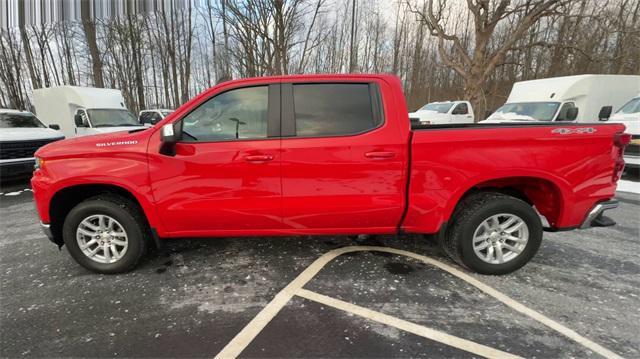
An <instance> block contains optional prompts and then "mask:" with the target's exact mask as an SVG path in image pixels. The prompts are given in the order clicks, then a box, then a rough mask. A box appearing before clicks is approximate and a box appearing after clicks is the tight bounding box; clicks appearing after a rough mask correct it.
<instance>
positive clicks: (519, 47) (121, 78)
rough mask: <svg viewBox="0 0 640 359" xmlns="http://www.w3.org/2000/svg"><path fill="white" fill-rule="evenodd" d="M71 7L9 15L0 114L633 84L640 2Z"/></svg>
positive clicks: (458, 0)
mask: <svg viewBox="0 0 640 359" xmlns="http://www.w3.org/2000/svg"><path fill="white" fill-rule="evenodd" d="M25 1H28V0H25ZM187 1H188V2H187ZM77 2H78V3H80V4H82V5H83V6H82V7H81V10H80V15H81V19H78V20H73V19H68V20H64V21H44V20H42V21H33V20H32V21H26V20H24V19H26V18H29V16H27V15H28V14H27V15H25V12H26V11H27V10H25V6H24V5H18V16H19V18H20V19H21V20H20V21H19V24H18V26H16V27H9V26H4V27H3V29H2V32H1V42H2V46H1V48H0V106H1V107H9V108H20V109H29V108H30V107H31V105H30V101H29V97H30V94H31V91H32V89H34V88H40V87H48V86H57V85H80V86H97V87H110V88H119V89H121V90H122V91H123V94H124V96H125V99H126V102H127V104H126V105H127V106H128V107H129V108H130V109H131V110H133V111H137V110H140V109H144V108H155V107H162V108H175V107H177V106H179V105H180V104H182V103H184V102H185V101H186V100H188V99H189V98H190V97H192V96H194V95H195V94H197V93H199V92H200V91H202V90H204V89H205V88H208V87H211V86H213V85H215V84H216V83H217V82H218V81H220V80H223V79H228V78H241V77H250V76H263V75H276V74H295V73H347V72H356V73H357V72H367V73H369V72H384V73H393V74H396V75H398V76H399V77H400V78H401V79H402V81H403V83H404V88H405V93H406V95H407V99H408V105H409V108H410V109H415V108H416V107H418V106H420V105H422V104H423V103H426V102H428V101H434V100H444V99H462V98H465V99H470V100H471V101H472V102H473V104H474V105H475V106H476V113H479V114H483V113H485V110H492V109H495V108H496V107H497V106H498V105H500V104H501V103H502V102H504V100H505V98H506V96H507V95H508V92H509V90H510V88H511V85H512V84H513V82H514V81H518V80H523V79H533V78H543V77H551V76H562V75H572V74H583V73H615V74H640V0H511V1H510V0H448V1H447V0H431V1H428V0H427V1H422V0H394V1H391V0H389V1H384V0H377V1H376V0H184V1H183V2H182V4H180V6H177V7H174V6H171V5H170V6H168V7H165V8H164V9H163V10H162V11H140V10H139V9H137V8H136V7H135V3H136V2H135V1H128V3H130V8H127V9H128V11H126V12H125V13H124V14H122V15H121V16H110V17H99V16H95V10H94V8H93V6H91V5H90V1H88V0H80V1H77ZM165 3H166V1H165ZM169 3H170V4H171V3H172V2H171V1H169ZM185 3H186V6H185ZM31 18H33V16H32V17H31Z"/></svg>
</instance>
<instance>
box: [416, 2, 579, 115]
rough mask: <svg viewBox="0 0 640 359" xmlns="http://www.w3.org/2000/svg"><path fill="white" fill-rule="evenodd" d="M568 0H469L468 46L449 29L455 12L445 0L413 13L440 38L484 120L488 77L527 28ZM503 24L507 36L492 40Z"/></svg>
mask: <svg viewBox="0 0 640 359" xmlns="http://www.w3.org/2000/svg"><path fill="white" fill-rule="evenodd" d="M566 2H567V1H566V0H535V1H534V0H526V1H511V0H500V1H491V0H467V8H468V11H469V15H470V16H471V18H472V19H473V22H474V30H475V31H474V44H473V46H472V47H465V46H463V44H462V41H461V39H460V37H459V36H458V35H457V34H455V33H452V32H451V31H450V30H449V29H448V28H447V25H448V21H450V20H451V19H450V18H449V17H450V16H451V14H452V12H450V11H448V10H449V9H447V7H446V5H447V1H446V0H435V1H434V0H428V1H427V5H426V9H424V11H417V10H415V11H414V12H415V13H416V14H418V15H419V17H420V19H421V21H422V22H423V23H424V24H426V25H427V27H428V28H429V30H430V32H431V35H432V36H435V37H436V38H437V41H438V52H439V55H440V59H441V60H442V62H443V63H444V64H445V65H447V66H448V67H450V68H452V69H453V70H454V71H455V72H456V73H458V75H460V76H461V77H462V78H463V79H464V95H465V97H466V98H467V99H468V100H469V101H470V102H471V103H472V105H473V107H474V108H475V109H476V112H477V113H478V114H480V116H476V120H478V119H481V116H483V114H484V112H485V109H486V106H485V101H484V94H485V86H486V82H487V79H488V78H489V76H490V75H491V74H492V73H493V71H494V70H495V69H496V67H497V66H499V65H501V64H502V63H503V62H504V60H505V57H506V55H507V53H508V51H509V50H511V48H512V47H513V46H514V45H515V44H516V42H517V41H518V40H519V39H520V38H522V36H524V35H525V33H526V32H527V30H529V28H530V27H531V26H532V25H534V24H535V23H536V22H538V21H540V19H542V18H543V17H546V16H550V15H553V14H556V13H558V11H559V10H560V8H561V6H564V5H565V3H566ZM499 25H503V27H504V29H503V30H502V31H503V34H506V36H505V37H504V38H503V39H502V40H501V42H500V43H496V42H492V39H493V38H494V36H495V32H496V29H498V26H499Z"/></svg>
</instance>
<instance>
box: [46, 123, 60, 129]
mask: <svg viewBox="0 0 640 359" xmlns="http://www.w3.org/2000/svg"><path fill="white" fill-rule="evenodd" d="M49 128H50V129H52V130H60V125H56V124H52V125H49Z"/></svg>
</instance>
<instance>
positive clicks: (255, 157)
mask: <svg viewBox="0 0 640 359" xmlns="http://www.w3.org/2000/svg"><path fill="white" fill-rule="evenodd" d="M244 159H245V161H247V162H267V161H272V160H273V156H272V155H249V156H244Z"/></svg>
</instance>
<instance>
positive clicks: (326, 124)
mask: <svg viewBox="0 0 640 359" xmlns="http://www.w3.org/2000/svg"><path fill="white" fill-rule="evenodd" d="M379 103H380V101H379V94H378V89H377V86H375V85H373V84H367V83H322V84H293V107H294V111H293V112H294V118H295V134H296V136H299V137H319V136H340V135H353V134H358V133H362V132H366V131H368V130H371V129H373V128H376V127H378V126H379V125H380V124H381V123H382V116H381V110H380V106H379Z"/></svg>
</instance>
